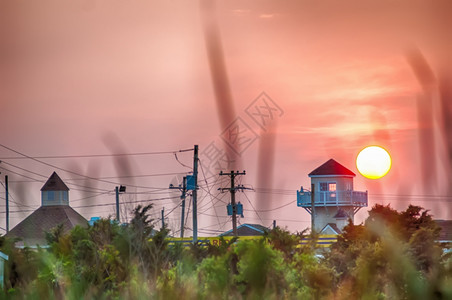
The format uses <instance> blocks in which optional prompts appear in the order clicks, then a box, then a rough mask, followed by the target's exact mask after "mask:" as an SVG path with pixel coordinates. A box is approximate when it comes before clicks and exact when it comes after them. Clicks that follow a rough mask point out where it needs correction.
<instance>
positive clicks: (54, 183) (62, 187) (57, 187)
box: [41, 172, 69, 191]
mask: <svg viewBox="0 0 452 300" xmlns="http://www.w3.org/2000/svg"><path fill="white" fill-rule="evenodd" d="M41 191H69V188H68V187H67V185H66V184H64V182H63V180H61V178H60V176H58V174H57V173H56V172H53V174H52V175H50V177H49V179H47V182H46V183H45V184H44V185H43V187H42V188H41Z"/></svg>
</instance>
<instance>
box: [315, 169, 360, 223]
mask: <svg viewBox="0 0 452 300" xmlns="http://www.w3.org/2000/svg"><path fill="white" fill-rule="evenodd" d="M321 182H327V183H336V191H353V177H345V176H322V177H311V184H314V185H315V192H316V193H317V192H320V183H321ZM338 195H339V194H338ZM340 208H342V209H343V210H344V211H345V212H346V213H347V214H348V215H349V216H350V218H351V219H352V221H354V210H353V206H341V207H340ZM338 210H339V207H336V206H327V207H325V206H316V208H315V216H314V218H315V220H314V229H315V230H316V231H320V230H322V228H323V227H325V226H326V224H328V223H334V224H336V225H337V227H338V228H339V229H341V230H342V228H343V227H344V225H345V224H347V222H348V220H339V222H338V220H337V219H335V218H334V216H335V215H336V213H337V211H338Z"/></svg>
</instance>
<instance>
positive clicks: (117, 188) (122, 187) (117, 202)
mask: <svg viewBox="0 0 452 300" xmlns="http://www.w3.org/2000/svg"><path fill="white" fill-rule="evenodd" d="M125 192H126V187H125V186H124V185H121V186H119V187H118V186H117V187H115V193H116V221H118V224H119V223H120V221H121V218H120V213H119V193H125Z"/></svg>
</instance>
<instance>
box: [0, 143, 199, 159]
mask: <svg viewBox="0 0 452 300" xmlns="http://www.w3.org/2000/svg"><path fill="white" fill-rule="evenodd" d="M0 146H1V147H3V148H5V149H8V150H10V151H13V150H11V149H10V148H8V147H6V146H4V145H0ZM193 150H194V149H193V148H191V149H183V150H175V151H156V152H136V153H119V154H86V155H54V156H33V157H31V156H30V157H23V155H22V154H21V153H18V154H20V155H22V156H12V157H2V158H0V160H2V159H25V158H32V159H65V158H92V157H116V156H143V155H159V154H172V153H177V152H188V151H193ZM13 152H15V153H17V152H16V151H13Z"/></svg>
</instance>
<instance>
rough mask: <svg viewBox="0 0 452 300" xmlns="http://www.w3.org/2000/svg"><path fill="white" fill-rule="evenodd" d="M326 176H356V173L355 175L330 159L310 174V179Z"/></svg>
mask: <svg viewBox="0 0 452 300" xmlns="http://www.w3.org/2000/svg"><path fill="white" fill-rule="evenodd" d="M325 175H339V176H356V174H355V173H353V172H352V171H350V170H349V169H347V168H346V167H344V166H343V165H341V164H340V163H338V162H337V161H335V160H334V159H330V160H329V161H327V162H326V163H324V164H323V165H321V166H320V167H318V168H317V169H315V170H314V171H312V172H311V173H309V174H308V176H309V177H313V176H325Z"/></svg>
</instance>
